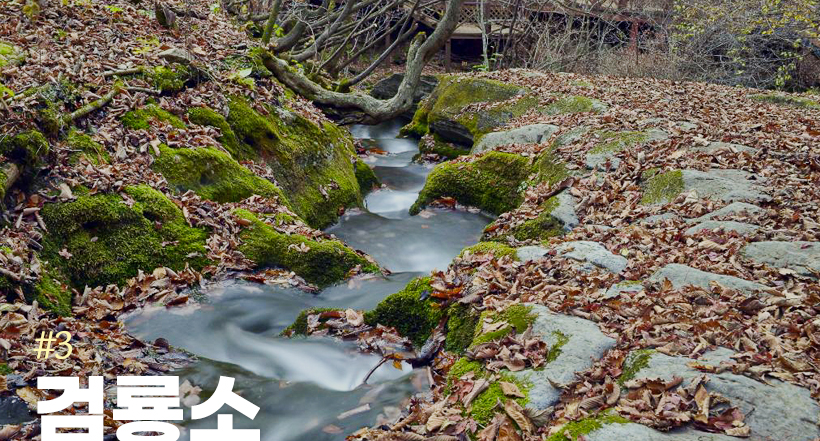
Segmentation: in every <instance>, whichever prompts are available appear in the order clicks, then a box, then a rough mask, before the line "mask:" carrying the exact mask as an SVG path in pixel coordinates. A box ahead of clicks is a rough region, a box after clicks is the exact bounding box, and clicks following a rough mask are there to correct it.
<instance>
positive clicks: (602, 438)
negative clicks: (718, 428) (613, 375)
mask: <svg viewBox="0 0 820 441" xmlns="http://www.w3.org/2000/svg"><path fill="white" fill-rule="evenodd" d="M585 439H586V440H587V441H614V440H624V441H737V440H738V439H739V438H735V437H732V436H729V435H724V434H720V433H708V432H701V431H700V430H695V429H694V428H692V427H688V426H687V427H684V428H681V429H675V430H671V431H669V432H661V431H659V430H655V429H653V428H651V427H647V426H644V425H643V424H637V423H626V424H619V423H612V424H607V425H605V426H603V427H601V428H600V429H598V430H595V431H592V432H589V433H588V434H587V435H585Z"/></svg>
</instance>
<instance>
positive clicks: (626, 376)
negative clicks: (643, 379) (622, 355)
mask: <svg viewBox="0 0 820 441" xmlns="http://www.w3.org/2000/svg"><path fill="white" fill-rule="evenodd" d="M654 353H655V351H654V350H652V349H639V350H637V351H632V352H630V353H629V355H627V356H626V360H624V364H623V366H622V367H621V376H620V377H618V384H620V385H621V386H623V385H624V383H626V382H627V381H629V380H632V379H634V378H635V375H637V374H638V372H640V371H641V370H642V369H644V368H645V367H647V366H649V360H650V359H651V358H652V354H654Z"/></svg>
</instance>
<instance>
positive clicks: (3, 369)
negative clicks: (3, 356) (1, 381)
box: [0, 363, 14, 375]
mask: <svg viewBox="0 0 820 441" xmlns="http://www.w3.org/2000/svg"><path fill="white" fill-rule="evenodd" d="M13 372H14V371H13V370H12V369H11V368H10V367H9V365H7V364H6V363H0V375H8V374H11V373H13Z"/></svg>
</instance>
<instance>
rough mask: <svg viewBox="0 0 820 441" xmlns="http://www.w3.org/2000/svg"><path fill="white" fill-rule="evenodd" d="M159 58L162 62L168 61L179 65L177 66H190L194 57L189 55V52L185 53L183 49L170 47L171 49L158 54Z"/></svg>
mask: <svg viewBox="0 0 820 441" xmlns="http://www.w3.org/2000/svg"><path fill="white" fill-rule="evenodd" d="M158 56H159V57H160V58H162V59H164V60H168V61H169V62H171V63H179V64H186V65H187V64H191V63H193V61H194V56H193V55H191V53H190V52H188V51H186V50H185V49H179V48H176V47H172V48H171V49H168V50H164V51H162V52H160V53H159V55H158Z"/></svg>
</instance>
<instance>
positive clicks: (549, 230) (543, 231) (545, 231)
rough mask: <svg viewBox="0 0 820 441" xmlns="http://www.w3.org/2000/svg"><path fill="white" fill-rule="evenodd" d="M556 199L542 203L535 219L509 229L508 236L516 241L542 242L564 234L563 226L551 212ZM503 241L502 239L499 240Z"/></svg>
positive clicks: (552, 198)
mask: <svg viewBox="0 0 820 441" xmlns="http://www.w3.org/2000/svg"><path fill="white" fill-rule="evenodd" d="M558 204H559V202H558V197H557V196H553V197H551V198H549V199H547V200H546V201H544V202H543V203H542V204H541V206H540V207H539V209H540V210H541V213H540V214H539V215H538V217H536V218H535V219H529V220H527V221H525V222H524V223H522V224H521V225H517V226H515V227H513V228H512V229H510V231H509V234H511V235H512V236H513V237H515V238H516V239H518V240H522V241H523V240H537V241H543V240H547V239H549V238H550V237H556V236H560V235H561V234H563V233H564V226H563V224H562V223H561V221H559V220H558V219H556V218H555V217H553V216H552V211H553V210H555V208H557V207H558ZM500 239H503V238H500Z"/></svg>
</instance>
